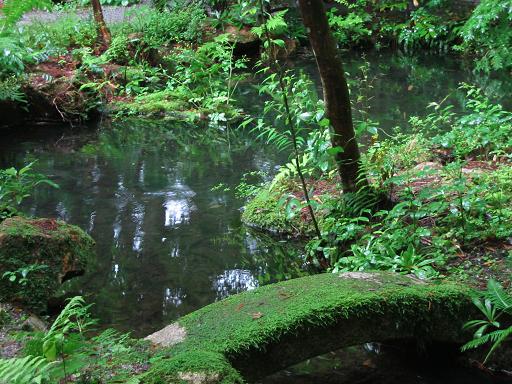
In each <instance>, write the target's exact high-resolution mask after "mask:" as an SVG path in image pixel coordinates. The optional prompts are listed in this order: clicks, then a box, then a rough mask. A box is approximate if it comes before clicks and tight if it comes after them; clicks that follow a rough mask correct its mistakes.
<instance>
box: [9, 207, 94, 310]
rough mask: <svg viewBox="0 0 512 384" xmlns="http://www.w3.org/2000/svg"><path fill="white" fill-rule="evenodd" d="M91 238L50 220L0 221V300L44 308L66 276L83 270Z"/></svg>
mask: <svg viewBox="0 0 512 384" xmlns="http://www.w3.org/2000/svg"><path fill="white" fill-rule="evenodd" d="M93 252H94V240H93V239H92V238H91V237H90V236H89V235H87V234H86V233H85V232H84V231H82V230H81V229H80V228H78V227H76V226H73V225H69V224H66V223H64V222H62V221H57V220H54V219H26V218H22V217H14V218H11V219H7V220H5V221H3V222H2V223H1V224H0V301H3V302H11V303H17V304H21V305H23V306H25V307H27V308H30V309H31V310H33V311H44V310H45V308H46V302H47V300H48V298H50V297H52V296H53V295H54V294H55V293H56V292H57V290H58V289H59V287H60V284H61V283H62V282H63V281H64V280H65V279H66V278H68V277H70V276H73V275H78V274H81V273H83V272H84V271H85V269H86V265H87V262H88V260H89V258H90V257H91V256H92V255H93Z"/></svg>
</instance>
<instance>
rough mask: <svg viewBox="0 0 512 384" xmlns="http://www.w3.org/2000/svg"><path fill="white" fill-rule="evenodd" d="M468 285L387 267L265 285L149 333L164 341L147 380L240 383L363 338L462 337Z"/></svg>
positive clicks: (454, 340) (442, 339)
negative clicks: (387, 270) (438, 281)
mask: <svg viewBox="0 0 512 384" xmlns="http://www.w3.org/2000/svg"><path fill="white" fill-rule="evenodd" d="M471 313H472V304H471V300H470V295H469V289H468V288H466V287H464V286H461V285H458V284H452V283H441V284H431V283H425V282H423V281H420V280H417V279H415V278H412V277H409V276H403V275H397V274H392V273H383V272H380V273H362V272H360V273H342V274H327V273H326V274H321V275H315V276H309V277H303V278H299V279H294V280H289V281H285V282H281V283H277V284H272V285H268V286H264V287H261V288H258V289H255V290H254V291H249V292H245V293H241V294H238V295H234V296H231V297H229V298H227V299H225V300H222V301H219V302H216V303H214V304H211V305H209V306H206V307H204V308H202V309H200V310H198V311H195V312H193V313H191V314H189V315H187V316H185V317H183V318H182V319H180V320H179V321H178V322H176V323H174V324H171V325H169V326H168V327H166V328H164V329H162V330H161V331H159V332H156V333H154V334H152V335H150V336H148V337H147V339H148V340H150V341H152V342H153V343H154V344H157V345H159V346H160V347H161V350H160V352H159V355H160V357H161V358H160V359H157V360H156V362H155V363H154V364H153V366H152V367H151V369H150V370H149V371H148V372H147V373H146V374H145V375H144V377H143V382H144V383H153V384H156V383H175V382H177V383H178V382H179V383H183V382H190V383H240V382H244V380H254V379H257V378H260V377H263V376H265V375H268V374H270V373H273V372H275V371H278V370H280V369H283V368H285V367H288V366H290V365H293V364H295V363H298V362H300V361H303V360H305V359H308V358H311V357H314V356H317V355H319V354H323V353H327V352H329V351H332V350H336V349H339V348H342V347H346V346H351V345H358V344H363V343H365V342H371V341H374V342H378V341H381V342H382V341H392V340H403V339H416V340H421V341H422V342H448V343H459V342H463V341H465V335H464V334H463V333H462V331H461V329H462V325H463V324H464V322H465V321H467V320H468V318H469V317H470V315H471Z"/></svg>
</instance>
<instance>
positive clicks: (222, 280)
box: [213, 269, 258, 300]
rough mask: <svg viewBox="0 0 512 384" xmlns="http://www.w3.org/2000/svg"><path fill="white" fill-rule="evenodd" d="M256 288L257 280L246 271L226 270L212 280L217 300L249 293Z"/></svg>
mask: <svg viewBox="0 0 512 384" xmlns="http://www.w3.org/2000/svg"><path fill="white" fill-rule="evenodd" d="M257 286H258V280H257V279H256V278H255V277H254V276H253V274H252V273H251V271H248V270H246V269H228V270H226V271H224V273H223V274H222V275H218V276H217V277H216V278H215V279H214V280H213V290H214V291H215V292H217V300H221V299H224V298H226V297H228V296H229V295H231V294H233V293H239V292H243V291H249V290H251V289H254V288H256V287H257Z"/></svg>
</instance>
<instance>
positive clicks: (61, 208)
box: [0, 55, 512, 384]
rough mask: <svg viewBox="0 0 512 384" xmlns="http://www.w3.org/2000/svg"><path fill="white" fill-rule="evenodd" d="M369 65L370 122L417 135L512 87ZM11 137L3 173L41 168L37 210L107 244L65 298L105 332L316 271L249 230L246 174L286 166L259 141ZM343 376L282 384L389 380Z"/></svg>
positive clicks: (117, 129) (156, 322) (121, 130)
mask: <svg viewBox="0 0 512 384" xmlns="http://www.w3.org/2000/svg"><path fill="white" fill-rule="evenodd" d="M364 61H369V62H370V67H369V68H370V69H369V76H368V78H371V79H372V80H371V82H368V83H367V87H366V88H365V89H363V90H358V92H360V93H364V95H365V97H366V100H368V101H367V108H368V111H369V112H368V113H369V115H370V117H371V118H372V119H374V120H377V121H380V122H381V125H382V126H383V127H384V128H385V129H386V130H389V129H390V128H391V127H393V126H395V125H401V126H403V127H404V128H403V129H404V130H406V129H407V128H406V124H405V122H406V121H407V119H408V117H409V116H411V115H412V114H419V115H421V114H425V106H426V105H427V104H428V103H429V102H430V101H440V100H442V99H443V98H444V97H445V96H446V95H448V94H449V95H450V100H452V101H454V102H457V103H460V102H461V101H463V93H462V92H461V91H458V90H457V87H458V83H459V82H460V81H468V82H473V83H477V84H479V85H480V86H482V87H483V88H484V89H485V91H486V92H487V94H488V95H490V96H491V97H492V98H494V99H496V100H500V101H504V102H506V101H507V100H506V98H505V96H506V95H507V94H510V90H511V88H512V81H510V80H508V81H507V80H506V79H505V80H503V79H500V78H498V77H497V78H484V77H479V76H476V75H474V74H472V73H470V72H467V71H464V70H463V69H461V66H460V64H457V63H456V62H454V61H453V60H450V59H439V58H437V59H436V58H433V57H426V58H423V59H421V58H410V57H403V56H390V55H385V56H368V57H367V58H366V59H365V60H361V58H357V59H352V60H350V62H349V64H348V65H347V71H348V72H350V73H351V74H352V77H353V76H355V75H354V74H357V73H358V72H360V71H361V70H360V67H361V65H362V63H363V62H364ZM311 64H312V58H311V57H303V58H301V60H300V62H299V64H297V68H302V69H304V70H305V71H307V72H312V69H311V68H312V65H311ZM241 96H242V97H245V99H246V100H245V103H246V104H247V106H248V107H249V106H250V108H248V109H250V110H252V111H253V112H258V111H259V110H261V102H262V101H261V99H259V98H255V96H254V92H253V91H250V89H249V88H248V87H246V88H242V89H241ZM2 136H3V137H2V140H1V141H0V167H9V166H17V167H21V166H22V165H23V164H26V163H27V162H30V161H32V160H34V159H38V162H37V164H36V165H35V169H36V170H37V171H38V172H41V173H44V174H46V175H48V176H49V177H50V178H51V179H52V180H53V181H55V182H56V183H57V184H59V185H60V189H57V190H55V189H48V188H46V189H40V190H39V191H37V193H36V194H35V195H34V196H33V198H31V199H30V201H29V202H28V204H27V205H26V206H25V208H24V209H25V211H26V213H29V214H31V215H35V216H41V217H57V218H60V219H63V220H66V221H69V222H70V223H73V224H77V225H79V226H80V227H81V228H83V229H84V230H86V231H87V232H88V233H90V234H91V235H92V237H93V238H94V239H95V240H96V242H97V256H96V258H95V259H94V260H92V261H91V265H90V267H89V270H88V272H87V274H86V275H85V276H83V277H80V278H77V279H74V280H72V281H70V282H68V283H66V286H65V289H66V291H67V292H68V293H69V294H75V293H79V294H82V295H85V296H86V297H87V300H88V301H89V302H94V303H95V306H94V316H96V317H97V318H99V319H100V321H101V324H102V325H104V326H112V327H115V328H117V329H119V330H125V331H127V330H130V331H132V332H133V334H134V335H136V336H143V335H146V334H148V333H150V332H152V331H155V330H157V329H159V328H161V327H162V326H164V325H166V324H168V323H170V322H172V321H173V320H175V319H177V318H179V317H180V316H183V315H185V314H187V313H189V312H191V311H193V310H196V309H198V308H201V307H203V306H205V305H207V304H209V303H211V302H214V301H216V300H219V299H222V298H224V297H226V296H227V295H230V294H233V293H237V292H240V291H244V290H248V289H253V288H255V287H256V286H258V285H260V284H264V283H268V282H273V281H278V280H283V279H287V278H291V277H297V276H300V275H302V274H305V273H307V271H305V268H304V262H303V261H302V258H301V257H300V251H298V250H297V247H295V246H294V245H293V244H288V243H286V242H284V241H278V240H275V239H271V238H269V237H265V236H263V235H260V234H255V233H253V232H251V231H250V230H248V229H246V228H244V226H243V225H242V224H241V222H240V208H241V206H242V205H243V200H242V199H240V198H237V197H236V196H235V192H234V187H235V186H236V185H238V183H239V182H240V180H241V178H242V176H243V174H244V173H246V172H251V171H263V172H265V173H267V174H268V175H271V174H272V173H274V172H275V171H276V169H277V166H278V165H279V164H282V163H283V162H284V161H285V159H286V156H283V155H282V154H277V155H276V154H275V150H274V149H273V148H271V147H269V146H266V145H262V144H261V143H255V142H254V141H252V140H251V139H250V138H249V136H250V135H249V134H245V135H244V134H238V135H233V134H231V135H230V134H228V132H221V133H219V132H218V130H210V131H208V130H205V129H204V128H202V127H194V126H187V125H183V124H178V123H173V122H166V121H160V122H147V121H140V120H139V121H137V120H126V121H122V122H116V123H112V124H110V123H100V124H98V126H93V127H88V128H87V129H73V130H70V129H69V127H49V128H48V127H47V128H41V127H25V128H19V129H17V130H16V131H15V132H11V133H2ZM269 177H270V176H269ZM255 181H259V180H258V178H255ZM220 183H222V184H223V186H222V187H221V188H218V189H216V190H213V191H212V188H213V187H215V186H217V185H219V184H220ZM219 320H220V319H219ZM362 361H363V362H364V361H365V359H363V360H362ZM345 368H346V367H345ZM331 371H332V369H331ZM336 372H337V371H335V375H334V376H332V375H331V376H332V377H331V379H332V378H334V379H333V380H336V378H337V380H338V381H326V380H327V379H324V378H318V377H320V376H316V379H314V380H316V381H314V380H313V381H307V380H306V379H304V378H303V377H302V376H301V372H300V371H299V372H297V371H296V372H295V373H291V374H290V373H283V375H285V376H286V377H285V376H281V378H280V379H279V376H277V377H278V378H277V379H276V380H277V381H275V380H274V381H273V382H280V381H279V380H281V382H283V383H284V382H297V383H301V382H304V383H306V382H307V383H312V382H318V383H323V382H326V383H328V382H351V383H374V382H375V383H376V382H379V381H371V380H370V379H369V380H368V381H365V380H363V379H362V378H363V377H365V373H364V372H363V371H357V372H358V377H359V379H358V380H354V379H353V378H351V377H352V376H347V375H349V371H347V370H345V371H344V372H345V374H341V376H339V377H338V376H336V375H337V374H338V373H336ZM372 374H374V373H372ZM290 375H291V376H290ZM294 375H295V376H294ZM343 375H345V376H343ZM413 376H414V375H413ZM470 376H471V375H470ZM290 377H291V378H292V379H290ZM377 377H378V376H377ZM290 380H292V381H290ZM293 380H295V381H293ZM301 380H302V381H301ZM304 380H305V381H304ZM347 380H348V381H347ZM418 380H419V379H418ZM418 380H416V379H407V378H405V379H403V380H400V382H401V383H402V384H407V383H411V384H412V383H430V384H434V383H459V382H460V381H454V380H452V379H450V378H449V376H446V377H445V379H440V380H437V379H436V380H430V381H428V380H427V381H421V380H419V381H418ZM381 382H386V383H388V382H390V381H381ZM465 382H467V383H487V382H488V381H481V380H480V379H479V378H477V377H473V378H471V377H470V378H468V379H467V381H465Z"/></svg>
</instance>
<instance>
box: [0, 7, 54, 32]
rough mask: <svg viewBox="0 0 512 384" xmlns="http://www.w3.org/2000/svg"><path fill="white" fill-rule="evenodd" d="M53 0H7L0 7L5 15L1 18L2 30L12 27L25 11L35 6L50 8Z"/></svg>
mask: <svg viewBox="0 0 512 384" xmlns="http://www.w3.org/2000/svg"><path fill="white" fill-rule="evenodd" d="M51 4H52V2H51V0H23V1H19V0H5V1H4V2H3V4H2V8H0V12H1V13H2V15H3V17H2V18H1V19H0V23H1V28H0V32H4V31H5V30H7V29H8V28H12V26H13V25H14V24H16V23H17V22H18V20H19V19H21V17H22V16H23V14H24V13H26V12H28V11H31V10H32V9H35V8H49V7H50V6H51Z"/></svg>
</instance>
